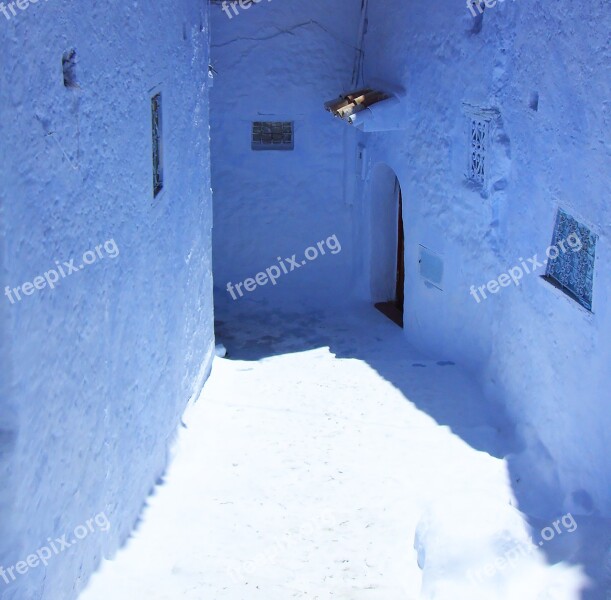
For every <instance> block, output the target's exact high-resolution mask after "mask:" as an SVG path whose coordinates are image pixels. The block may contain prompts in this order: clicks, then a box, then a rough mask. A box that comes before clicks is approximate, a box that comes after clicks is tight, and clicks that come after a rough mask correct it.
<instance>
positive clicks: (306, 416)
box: [81, 307, 584, 600]
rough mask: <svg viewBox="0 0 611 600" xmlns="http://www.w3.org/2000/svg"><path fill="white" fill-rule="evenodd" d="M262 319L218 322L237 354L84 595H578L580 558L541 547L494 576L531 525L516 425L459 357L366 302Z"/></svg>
mask: <svg viewBox="0 0 611 600" xmlns="http://www.w3.org/2000/svg"><path fill="white" fill-rule="evenodd" d="M251 312H253V313H254V316H253V314H248V312H243V313H234V314H230V313H227V314H222V315H221V316H220V317H219V323H218V324H217V338H218V339H217V341H218V342H221V343H223V344H224V345H225V346H226V347H227V350H228V355H227V357H226V358H223V359H218V358H217V359H216V360H215V362H214V367H213V371H212V375H211V377H210V379H209V381H208V383H207V384H206V387H205V390H204V392H203V394H202V396H201V398H200V399H199V400H198V402H196V403H195V404H194V405H193V406H192V407H190V409H189V410H188V411H187V413H186V415H185V417H184V420H185V424H186V427H185V428H183V429H181V432H180V435H179V439H178V442H177V445H176V448H175V450H174V458H173V461H172V463H171V465H170V467H169V469H168V472H167V474H166V476H165V478H164V483H163V485H160V486H158V488H157V489H156V492H155V494H154V495H153V496H152V497H151V498H150V499H149V500H148V501H147V508H146V509H145V511H144V514H143V515H142V522H141V524H140V526H139V528H138V529H137V530H136V531H135V532H134V533H133V535H132V537H131V538H130V540H129V541H128V543H127V544H126V546H125V547H124V548H123V549H121V550H120V552H119V553H118V555H117V556H116V557H115V560H113V561H106V562H105V563H104V564H103V565H102V568H101V570H100V571H99V572H98V573H96V574H95V575H94V577H93V579H92V581H91V583H90V585H89V587H88V588H87V590H86V591H85V592H84V593H83V594H82V596H81V598H82V599H83V600H107V598H109V597H111V598H113V600H128V599H129V600H140V599H142V600H157V599H163V600H165V599H168V600H170V599H171V600H177V599H179V598H180V599H185V600H187V599H188V600H208V599H210V600H225V599H227V600H242V599H245V600H251V599H259V598H260V599H261V600H287V599H292V598H311V599H315V598H319V599H338V598H339V599H348V600H361V599H375V600H399V599H401V600H410V599H416V598H429V597H430V598H433V597H434V598H439V599H446V598H447V599H448V600H476V599H478V598H482V599H483V598H486V600H497V599H499V598H500V599H502V598H508V599H509V598H511V600H517V599H518V598H520V600H523V599H525V598H526V599H528V598H533V599H535V598H554V599H555V598H559V599H560V598H562V599H565V598H566V599H569V598H574V599H576V598H580V596H579V594H578V593H577V592H576V590H577V587H578V586H579V585H580V584H581V583H583V578H584V576H583V574H582V573H581V571H580V568H579V567H578V566H575V565H570V564H564V563H558V564H556V565H555V566H549V565H548V564H547V562H546V560H545V556H544V555H543V553H542V552H539V551H536V552H534V553H532V554H530V555H529V556H528V557H525V558H524V559H523V561H522V563H523V564H522V563H520V564H517V565H511V568H510V569H504V571H503V573H495V574H494V576H491V575H489V574H485V572H484V570H485V568H486V567H487V566H488V563H489V562H490V561H491V560H492V561H494V557H495V556H498V555H499V554H501V553H503V552H505V550H504V548H507V547H508V546H507V545H508V544H510V543H522V542H521V541H520V540H521V539H522V537H520V536H526V537H528V535H529V532H528V530H527V525H526V523H525V521H524V520H523V519H522V518H521V516H520V513H519V511H518V510H517V509H516V508H515V506H516V504H517V502H516V498H515V490H514V482H513V481H512V476H511V474H510V473H509V470H508V466H507V463H506V461H505V460H504V456H505V455H506V454H507V453H510V452H515V451H516V448H515V442H514V440H513V428H512V427H511V424H510V422H509V421H508V419H506V418H505V417H504V416H503V414H502V411H500V410H499V409H498V407H493V406H490V405H489V404H488V403H486V402H485V401H484V400H483V398H482V396H481V394H480V391H479V390H478V388H477V387H476V386H475V385H474V384H473V383H472V382H471V381H470V379H469V378H468V377H467V376H466V375H465V373H464V372H463V371H462V369H461V366H460V357H447V356H444V357H438V358H437V357H433V358H427V357H423V356H421V355H420V354H418V353H417V352H415V351H414V350H412V349H411V348H410V347H409V346H407V345H406V344H405V342H404V338H403V335H402V331H401V329H399V328H398V327H397V326H396V325H394V324H393V323H391V322H390V321H388V320H387V319H386V318H385V317H384V316H382V315H381V314H379V313H378V312H377V311H375V309H373V308H369V307H359V308H355V309H354V310H353V311H351V312H350V311H339V314H332V313H329V314H325V313H321V312H310V313H307V314H290V313H282V312H277V311H268V312H265V311H251ZM571 535H573V534H571ZM511 536H513V538H512V537H511ZM564 538H565V539H567V540H568V539H570V537H569V535H568V534H566V535H565V536H564ZM512 539H513V542H512V541H511V540H512ZM499 540H501V541H499ZM503 540H504V541H503ZM503 543H504V544H505V546H503ZM501 576H502V578H503V581H502V582H501V583H499V577H501ZM533 581H537V582H538V583H536V584H534V583H533ZM499 586H500V587H499ZM503 586H504V587H503ZM491 590H492V591H491ZM495 590H497V591H495ZM541 590H545V592H546V593H547V594H549V595H540V594H542V592H541ZM554 590H556V591H554ZM556 592H557V595H554V594H555V593H556Z"/></svg>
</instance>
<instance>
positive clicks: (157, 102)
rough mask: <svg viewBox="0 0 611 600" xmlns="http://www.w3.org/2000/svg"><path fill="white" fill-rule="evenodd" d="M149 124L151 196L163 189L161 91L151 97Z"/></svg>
mask: <svg viewBox="0 0 611 600" xmlns="http://www.w3.org/2000/svg"><path fill="white" fill-rule="evenodd" d="M151 119H152V122H151V125H152V131H153V145H152V152H153V197H156V196H157V194H159V192H161V190H162V189H163V135H162V133H163V130H162V110H161V92H159V93H158V94H155V95H154V96H153V97H152V98H151Z"/></svg>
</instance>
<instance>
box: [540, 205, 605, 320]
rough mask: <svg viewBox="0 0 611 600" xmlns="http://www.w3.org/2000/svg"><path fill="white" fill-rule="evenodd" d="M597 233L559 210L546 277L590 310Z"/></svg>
mask: <svg viewBox="0 0 611 600" xmlns="http://www.w3.org/2000/svg"><path fill="white" fill-rule="evenodd" d="M597 239H598V236H597V235H596V234H594V233H592V232H591V231H590V229H588V227H586V226H585V225H583V224H581V223H579V222H578V221H577V220H576V219H574V218H573V217H572V216H570V215H569V214H567V213H566V212H564V211H563V210H558V215H557V217H556V225H555V227H554V237H553V240H552V246H550V250H552V249H553V248H554V247H555V248H558V252H556V251H553V252H550V251H548V257H549V260H548V263H547V271H546V274H545V278H546V279H547V280H548V281H549V282H550V283H552V284H554V285H555V286H556V287H558V288H560V289H561V290H562V291H563V292H565V293H566V294H567V295H568V296H570V297H571V298H572V299H573V300H575V301H576V302H579V304H581V305H582V306H583V307H584V308H587V309H588V310H592V290H593V283H594V259H595V252H596V240H597Z"/></svg>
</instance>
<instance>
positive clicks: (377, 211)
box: [370, 165, 405, 327]
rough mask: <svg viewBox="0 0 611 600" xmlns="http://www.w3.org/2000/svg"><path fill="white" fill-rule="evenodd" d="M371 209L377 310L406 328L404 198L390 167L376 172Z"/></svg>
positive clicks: (373, 296)
mask: <svg viewBox="0 0 611 600" xmlns="http://www.w3.org/2000/svg"><path fill="white" fill-rule="evenodd" d="M370 207H371V214H370V223H371V295H372V300H373V302H374V304H375V306H376V308H377V309H379V310H380V311H381V312H382V313H384V314H385V315H386V316H387V317H388V318H389V319H391V320H392V321H394V322H395V323H397V325H399V326H400V327H403V308H404V302H405V298H404V289H405V259H404V256H405V240H404V229H403V195H402V192H401V185H400V184H399V180H398V179H397V176H396V175H395V173H394V171H393V170H392V169H391V168H390V167H388V166H387V165H378V166H377V167H376V168H375V169H374V172H373V176H372V180H371V203H370Z"/></svg>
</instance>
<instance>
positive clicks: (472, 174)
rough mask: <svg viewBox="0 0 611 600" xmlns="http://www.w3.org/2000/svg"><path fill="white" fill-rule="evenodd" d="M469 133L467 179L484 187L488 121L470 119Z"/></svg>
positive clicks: (488, 131) (488, 130)
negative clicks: (469, 145)
mask: <svg viewBox="0 0 611 600" xmlns="http://www.w3.org/2000/svg"><path fill="white" fill-rule="evenodd" d="M470 133H471V148H470V151H469V164H468V167H467V178H468V179H470V180H471V181H473V182H475V183H478V184H481V185H484V183H485V181H486V152H487V149H488V136H489V133H490V121H488V120H486V119H479V118H477V117H471V119H470Z"/></svg>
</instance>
